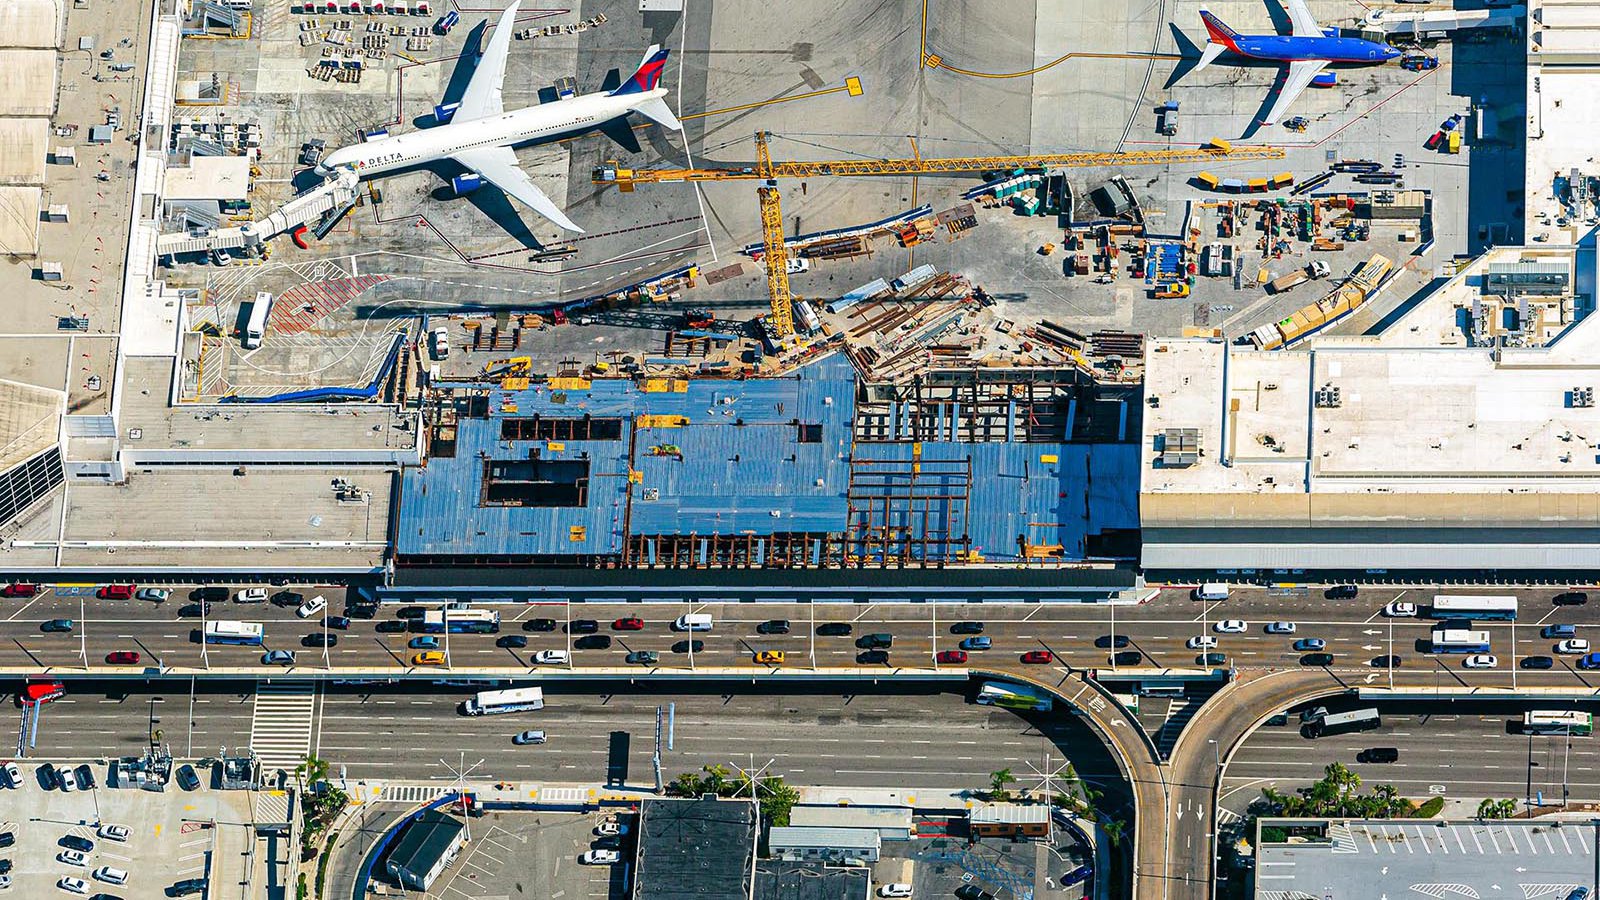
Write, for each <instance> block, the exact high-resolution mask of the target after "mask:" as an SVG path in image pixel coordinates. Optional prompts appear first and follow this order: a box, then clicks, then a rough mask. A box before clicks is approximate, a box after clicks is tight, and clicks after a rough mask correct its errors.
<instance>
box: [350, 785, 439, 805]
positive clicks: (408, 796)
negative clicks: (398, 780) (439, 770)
mask: <svg viewBox="0 0 1600 900" xmlns="http://www.w3.org/2000/svg"><path fill="white" fill-rule="evenodd" d="M454 790H455V784H453V783H452V784H389V785H385V786H384V788H383V790H382V791H380V792H379V793H378V795H377V796H376V797H374V798H372V800H371V801H370V802H372V803H410V804H416V803H429V802H431V801H434V800H437V799H439V798H440V797H443V796H444V795H445V794H448V793H451V792H452V791H454Z"/></svg>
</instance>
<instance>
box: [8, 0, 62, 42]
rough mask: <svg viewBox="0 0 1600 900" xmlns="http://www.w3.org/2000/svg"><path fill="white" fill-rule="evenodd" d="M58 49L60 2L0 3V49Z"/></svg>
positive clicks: (23, 0)
mask: <svg viewBox="0 0 1600 900" xmlns="http://www.w3.org/2000/svg"><path fill="white" fill-rule="evenodd" d="M59 46H61V3H60V0H6V2H5V3H0V47H36V48H54V47H59Z"/></svg>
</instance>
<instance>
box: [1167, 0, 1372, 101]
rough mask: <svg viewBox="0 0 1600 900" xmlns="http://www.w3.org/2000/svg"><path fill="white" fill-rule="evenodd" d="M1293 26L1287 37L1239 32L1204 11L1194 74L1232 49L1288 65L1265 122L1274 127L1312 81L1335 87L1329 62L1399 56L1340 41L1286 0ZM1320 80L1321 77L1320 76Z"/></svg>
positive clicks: (1302, 0) (1297, 1) (1296, 2)
mask: <svg viewBox="0 0 1600 900" xmlns="http://www.w3.org/2000/svg"><path fill="white" fill-rule="evenodd" d="M1284 6H1285V7H1287V9H1288V11H1289V22H1290V24H1291V26H1292V28H1291V31H1290V33H1289V34H1286V35H1285V34H1240V33H1239V32H1237V31H1234V30H1233V29H1232V28H1229V27H1228V26H1226V25H1224V24H1222V20H1221V19H1219V18H1217V17H1216V16H1214V15H1212V14H1211V13H1209V12H1207V11H1205V10H1201V11H1200V20H1201V21H1202V22H1204V23H1205V26H1206V34H1207V36H1208V37H1209V40H1208V41H1207V42H1206V49H1205V51H1204V52H1203V53H1201V55H1200V63H1199V65H1197V66H1195V67H1194V68H1193V69H1192V70H1191V71H1194V72H1198V71H1200V70H1201V69H1204V68H1205V67H1206V66H1209V65H1211V63H1213V62H1215V61H1216V58H1217V57H1219V56H1221V55H1222V54H1223V53H1224V52H1227V51H1232V52H1233V53H1237V54H1238V55H1240V56H1248V57H1251V58H1252V59H1266V60H1272V61H1274V62H1284V63H1288V64H1289V74H1288V77H1287V78H1286V79H1285V80H1284V84H1283V90H1282V91H1279V92H1278V102H1276V103H1274V104H1272V110H1271V111H1270V112H1268V113H1267V115H1266V118H1264V119H1262V120H1261V124H1263V125H1271V124H1273V123H1275V122H1277V121H1278V117H1279V116H1280V115H1282V114H1283V112H1284V111H1285V110H1287V109H1288V108H1289V104H1291V103H1293V102H1294V99H1295V98H1296V97H1298V96H1300V92H1301V91H1303V90H1305V89H1306V87H1307V86H1309V85H1310V84H1311V83H1312V82H1313V81H1316V83H1317V84H1318V85H1327V86H1331V85H1333V84H1334V83H1335V81H1336V80H1335V77H1334V75H1333V73H1331V72H1330V73H1328V74H1327V75H1322V70H1323V69H1324V68H1326V67H1327V66H1328V64H1329V63H1353V64H1362V63H1366V64H1372V63H1382V62H1387V61H1389V60H1391V59H1394V58H1395V57H1397V56H1399V55H1400V51H1399V50H1398V49H1396V48H1394V47H1390V46H1388V45H1387V44H1379V43H1376V42H1374V41H1367V40H1362V39H1361V38H1346V37H1338V36H1337V35H1338V31H1337V30H1335V29H1332V28H1328V29H1324V28H1323V27H1322V26H1320V25H1318V24H1317V20H1316V18H1315V17H1313V16H1312V15H1311V10H1310V9H1309V8H1308V7H1307V6H1306V0H1284ZM1319 76H1320V77H1319Z"/></svg>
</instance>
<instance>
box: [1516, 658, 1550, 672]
mask: <svg viewBox="0 0 1600 900" xmlns="http://www.w3.org/2000/svg"><path fill="white" fill-rule="evenodd" d="M1518 665H1520V666H1522V667H1523V668H1524V669H1554V668H1555V667H1556V661H1555V660H1554V659H1552V658H1550V657H1548V656H1524V657H1523V658H1522V662H1521V663H1518Z"/></svg>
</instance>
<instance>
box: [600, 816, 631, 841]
mask: <svg viewBox="0 0 1600 900" xmlns="http://www.w3.org/2000/svg"><path fill="white" fill-rule="evenodd" d="M594 833H595V834H596V835H597V836H599V837H621V836H623V835H625V834H627V833H628V826H627V825H624V824H623V823H621V822H618V821H617V820H616V819H607V820H605V821H604V822H601V823H600V824H599V825H596V826H595V827H594Z"/></svg>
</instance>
